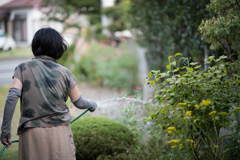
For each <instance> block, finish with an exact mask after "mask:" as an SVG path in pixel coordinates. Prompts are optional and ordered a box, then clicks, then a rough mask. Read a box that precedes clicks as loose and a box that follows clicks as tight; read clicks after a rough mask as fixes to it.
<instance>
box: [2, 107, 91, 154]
mask: <svg viewBox="0 0 240 160" xmlns="http://www.w3.org/2000/svg"><path fill="white" fill-rule="evenodd" d="M87 111H88V109H86V110H85V111H84V112H83V113H81V114H80V115H79V116H77V117H76V118H74V119H73V120H71V122H70V124H71V123H73V122H75V121H76V120H77V119H78V118H80V117H82V116H83V115H84V114H85V113H87ZM11 142H12V143H15V142H19V140H12V141H11ZM6 147H7V145H4V147H3V148H2V150H1V152H0V157H1V156H2V154H3V152H4V150H5V148H6Z"/></svg>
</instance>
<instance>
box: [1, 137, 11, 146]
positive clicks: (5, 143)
mask: <svg viewBox="0 0 240 160" xmlns="http://www.w3.org/2000/svg"><path fill="white" fill-rule="evenodd" d="M3 145H7V148H8V147H10V146H11V145H12V142H11V138H9V139H8V142H4V143H3Z"/></svg>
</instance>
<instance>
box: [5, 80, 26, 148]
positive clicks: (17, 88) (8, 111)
mask: <svg viewBox="0 0 240 160" xmlns="http://www.w3.org/2000/svg"><path fill="white" fill-rule="evenodd" d="M21 90H22V82H21V81H20V80H19V79H17V78H14V79H13V84H12V87H11V88H10V89H9V93H8V96H7V99H6V102H5V107H4V114H3V122H2V128H1V129H2V134H1V142H2V144H3V145H7V148H8V147H10V146H11V122H12V117H13V113H14V110H15V107H16V104H17V101H18V98H19V97H20V96H21Z"/></svg>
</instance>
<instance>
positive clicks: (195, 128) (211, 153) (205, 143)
mask: <svg viewBox="0 0 240 160" xmlns="http://www.w3.org/2000/svg"><path fill="white" fill-rule="evenodd" d="M193 127H194V129H195V130H196V131H197V129H196V128H195V126H194V125H193ZM198 127H199V128H200V129H201V130H202V132H203V133H204V134H205V135H206V137H207V142H208V140H210V141H211V139H210V138H209V137H208V135H207V134H206V133H205V132H204V131H203V129H202V128H201V127H200V126H198ZM201 139H202V140H203V141H204V139H203V138H202V137H201ZM211 142H212V141H211ZM212 143H213V142H212ZM205 144H207V145H208V147H209V148H210V149H211V147H210V145H209V143H206V142H205ZM211 151H212V150H211ZM211 155H212V156H213V158H214V155H213V153H212V152H211Z"/></svg>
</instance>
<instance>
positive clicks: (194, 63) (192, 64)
mask: <svg viewBox="0 0 240 160" xmlns="http://www.w3.org/2000/svg"><path fill="white" fill-rule="evenodd" d="M197 64H198V62H192V63H190V65H191V66H194V65H197Z"/></svg>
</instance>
